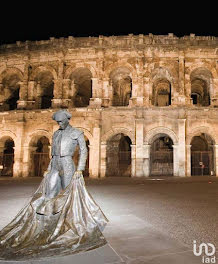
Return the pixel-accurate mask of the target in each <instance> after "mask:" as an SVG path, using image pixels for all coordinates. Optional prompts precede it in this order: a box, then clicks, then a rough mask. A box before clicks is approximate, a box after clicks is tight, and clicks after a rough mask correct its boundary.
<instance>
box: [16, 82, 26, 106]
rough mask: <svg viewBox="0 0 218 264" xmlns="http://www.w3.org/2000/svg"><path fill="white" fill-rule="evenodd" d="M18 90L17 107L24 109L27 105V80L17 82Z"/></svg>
mask: <svg viewBox="0 0 218 264" xmlns="http://www.w3.org/2000/svg"><path fill="white" fill-rule="evenodd" d="M19 85H20V91H19V100H18V101H17V108H18V109H26V107H27V82H26V81H24V82H19Z"/></svg>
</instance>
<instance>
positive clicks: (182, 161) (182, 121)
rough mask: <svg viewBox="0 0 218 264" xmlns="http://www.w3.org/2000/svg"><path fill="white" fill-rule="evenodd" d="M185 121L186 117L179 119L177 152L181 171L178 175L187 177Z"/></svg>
mask: <svg viewBox="0 0 218 264" xmlns="http://www.w3.org/2000/svg"><path fill="white" fill-rule="evenodd" d="M185 123H186V119H178V137H179V142H178V147H179V151H178V153H177V155H178V159H179V168H178V169H179V171H178V176H181V177H185V171H186V170H185V167H186V166H185V165H186V159H185V156H186V155H185V154H186V149H185Z"/></svg>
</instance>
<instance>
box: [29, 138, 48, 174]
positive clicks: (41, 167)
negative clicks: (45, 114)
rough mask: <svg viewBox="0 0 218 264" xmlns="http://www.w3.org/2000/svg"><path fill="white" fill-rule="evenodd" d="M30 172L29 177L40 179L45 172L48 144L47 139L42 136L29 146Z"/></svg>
mask: <svg viewBox="0 0 218 264" xmlns="http://www.w3.org/2000/svg"><path fill="white" fill-rule="evenodd" d="M31 145H32V146H31V148H32V152H31V163H32V166H31V171H30V175H31V176H33V177H35V176H36V177H42V176H43V173H44V172H45V171H46V170H47V168H48V165H49V162H50V157H49V151H50V144H49V140H48V138H47V137H45V136H42V137H40V138H38V139H36V140H34V141H33V142H32V144H31Z"/></svg>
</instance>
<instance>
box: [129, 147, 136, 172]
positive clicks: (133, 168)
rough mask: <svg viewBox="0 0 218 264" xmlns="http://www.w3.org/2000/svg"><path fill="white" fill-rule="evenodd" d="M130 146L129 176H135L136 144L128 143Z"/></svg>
mask: <svg viewBox="0 0 218 264" xmlns="http://www.w3.org/2000/svg"><path fill="white" fill-rule="evenodd" d="M130 147H131V177H135V176H136V145H130Z"/></svg>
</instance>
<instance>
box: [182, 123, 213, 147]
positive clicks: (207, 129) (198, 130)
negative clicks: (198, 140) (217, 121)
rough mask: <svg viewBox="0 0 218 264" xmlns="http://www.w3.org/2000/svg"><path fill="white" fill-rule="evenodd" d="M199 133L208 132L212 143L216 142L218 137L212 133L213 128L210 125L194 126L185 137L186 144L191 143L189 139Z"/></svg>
mask: <svg viewBox="0 0 218 264" xmlns="http://www.w3.org/2000/svg"><path fill="white" fill-rule="evenodd" d="M201 133H204V134H208V135H209V136H210V137H211V138H212V139H213V140H214V144H217V142H218V138H217V137H216V134H215V133H214V129H213V128H212V127H209V126H208V127H206V126H200V127H196V128H194V129H193V130H191V131H190V132H189V133H188V135H187V138H186V144H187V145H191V140H192V138H193V137H194V136H197V135H200V134H201Z"/></svg>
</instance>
